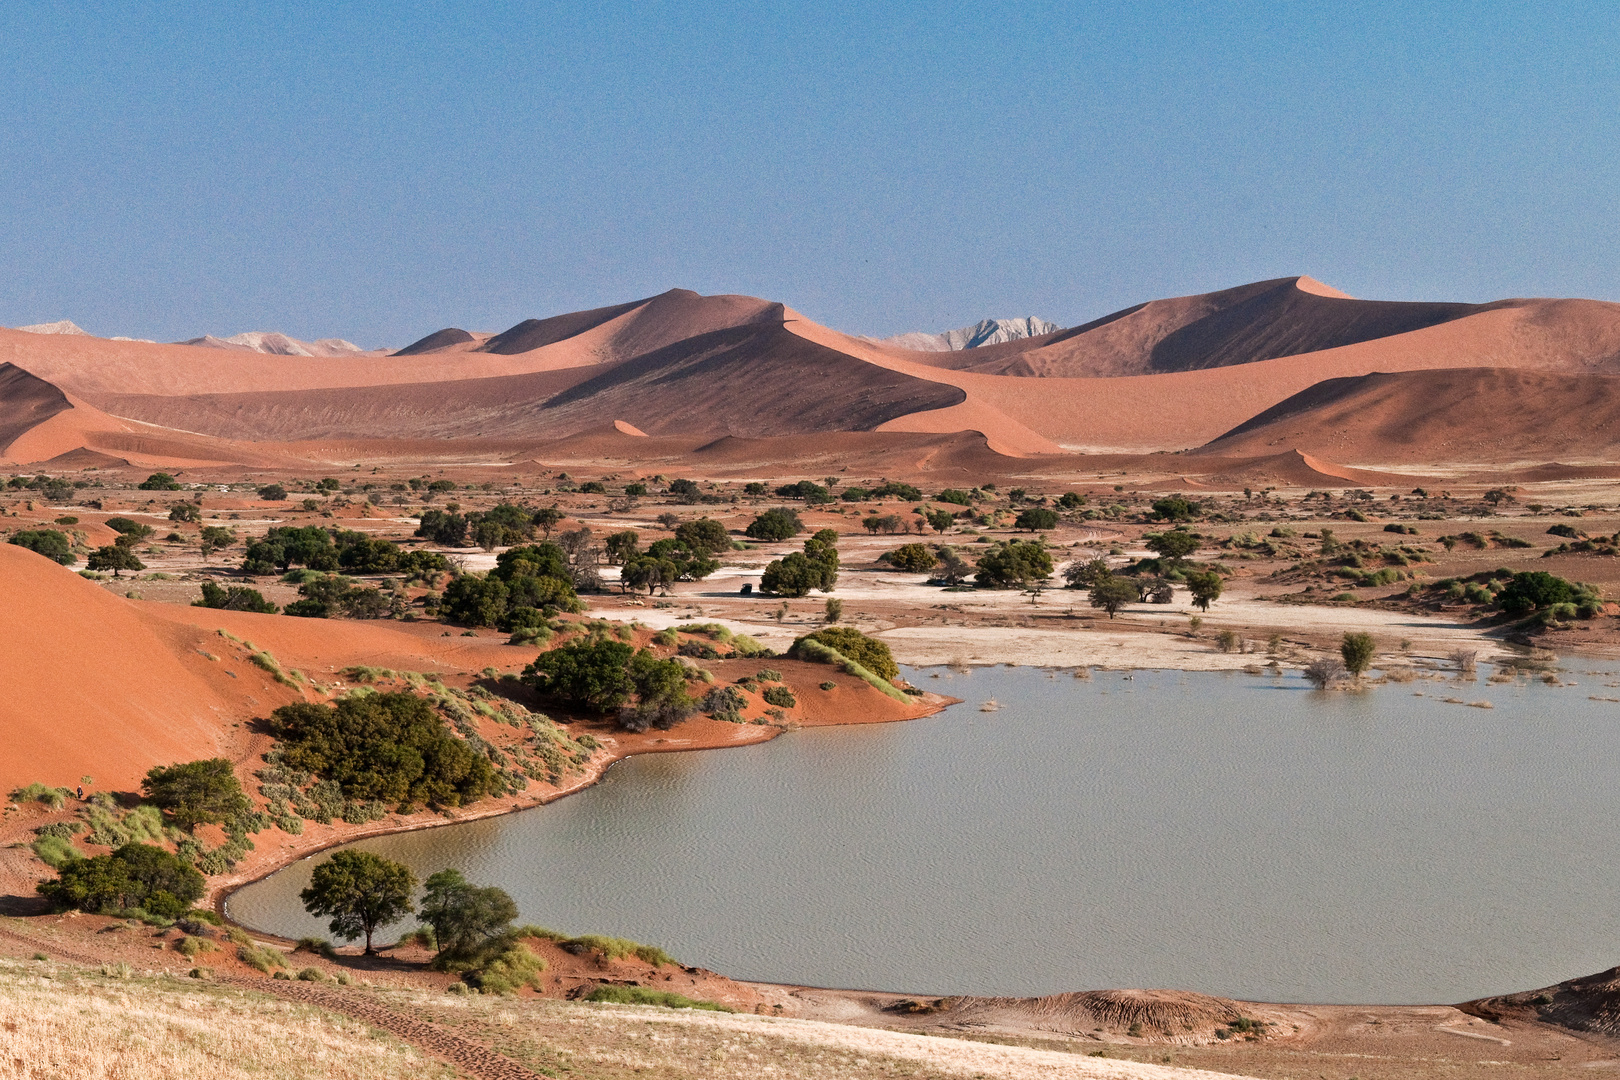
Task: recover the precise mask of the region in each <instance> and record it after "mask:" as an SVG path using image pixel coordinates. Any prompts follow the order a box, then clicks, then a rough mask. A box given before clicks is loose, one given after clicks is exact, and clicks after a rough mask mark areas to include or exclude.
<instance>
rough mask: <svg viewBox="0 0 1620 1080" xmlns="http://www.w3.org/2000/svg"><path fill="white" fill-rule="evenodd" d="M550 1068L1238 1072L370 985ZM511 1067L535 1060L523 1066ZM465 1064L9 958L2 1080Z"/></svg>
mask: <svg viewBox="0 0 1620 1080" xmlns="http://www.w3.org/2000/svg"><path fill="white" fill-rule="evenodd" d="M355 992H356V993H365V994H366V995H367V996H373V995H374V996H375V997H377V998H378V999H379V1003H380V1004H382V1005H383V1006H384V1007H391V1008H394V1009H398V1010H400V1011H403V1012H407V1013H409V1014H411V1015H413V1016H417V1017H420V1018H422V1019H427V1020H430V1021H432V1022H433V1023H435V1024H437V1025H439V1026H440V1027H442V1028H445V1029H448V1030H450V1031H453V1032H454V1033H456V1034H457V1035H460V1036H461V1037H462V1038H463V1039H467V1040H469V1041H473V1042H476V1043H480V1044H483V1045H488V1046H490V1047H491V1048H492V1049H494V1050H496V1051H498V1052H500V1053H502V1054H504V1055H505V1056H507V1057H508V1058H510V1059H511V1060H512V1062H513V1063H514V1065H521V1066H526V1067H527V1070H533V1072H532V1075H538V1076H569V1077H581V1078H584V1077H620V1076H632V1075H634V1076H642V1077H670V1078H673V1077H688V1076H700V1075H701V1076H712V1077H718V1078H733V1077H734V1078H737V1080H743V1078H752V1077H758V1076H766V1075H768V1076H775V1077H784V1078H794V1077H807V1078H808V1077H841V1078H842V1077H851V1078H866V1077H871V1078H874V1080H875V1078H880V1077H925V1076H940V1077H964V1078H969V1077H992V1076H993V1077H1006V1078H1008V1080H1036V1078H1043V1080H1044V1078H1048V1077H1059V1078H1068V1077H1073V1078H1087V1080H1090V1078H1117V1080H1127V1078H1144V1080H1153V1078H1164V1080H1197V1078H1200V1077H1218V1076H1224V1075H1228V1074H1222V1073H1212V1072H1206V1071H1202V1070H1188V1069H1176V1068H1169V1067H1164V1066H1159V1065H1145V1064H1139V1063H1134V1062H1124V1061H1113V1060H1099V1059H1095V1058H1085V1057H1078V1056H1076V1055H1074V1054H1068V1053H1059V1052H1054V1051H1046V1050H1032V1049H1026V1048H1023V1047H1015V1046H999V1045H992V1044H986V1043H977V1042H967V1041H962V1040H958V1039H948V1038H938V1037H931V1036H924V1035H911V1034H906V1033H902V1032H893V1031H877V1030H872V1029H867V1028H853V1027H845V1026H843V1025H838V1024H826V1023H819V1022H814V1021H802V1020H783V1019H777V1018H769V1017H756V1016H749V1015H746V1014H736V1015H733V1014H724V1013H709V1012H694V1011H690V1010H671V1009H664V1008H657V1007H651V1006H633V1005H632V1006H623V1005H587V1004H581V1003H575V1002H561V1001H546V1000H541V999H534V998H524V999H510V998H487V997H484V998H472V999H467V998H455V997H447V996H443V995H435V994H428V993H422V992H397V991H396V992H383V991H376V990H369V991H355ZM510 1071H511V1074H512V1075H514V1076H516V1075H522V1074H523V1073H524V1072H525V1070H524V1069H523V1068H521V1067H519V1068H514V1069H512V1070H510ZM456 1075H458V1073H457V1071H456V1070H454V1069H452V1068H450V1067H449V1066H447V1065H444V1064H442V1063H440V1062H438V1061H435V1060H433V1059H431V1058H429V1057H427V1056H424V1055H423V1054H422V1053H420V1052H419V1051H417V1050H416V1049H415V1048H413V1047H411V1046H408V1045H406V1044H405V1043H402V1042H400V1041H399V1040H397V1039H395V1038H394V1037H392V1036H390V1035H388V1034H386V1033H384V1032H382V1031H379V1030H377V1029H376V1028H374V1027H372V1026H371V1025H369V1024H366V1023H364V1022H363V1021H361V1020H358V1019H353V1018H351V1017H348V1016H343V1015H340V1014H338V1013H335V1012H332V1011H329V1010H326V1009H321V1008H317V1007H315V1006H312V1005H309V1004H304V1003H301V1002H296V1001H287V1000H284V999H282V998H280V997H273V996H269V995H266V994H259V993H255V992H252V991H244V990H240V989H235V988H232V987H227V986H222V985H218V984H214V983H209V982H202V981H193V980H185V979H179V978H176V977H174V976H173V975H169V974H164V975H157V976H151V975H140V974H135V973H132V972H130V971H129V969H128V966H127V965H123V966H117V965H107V966H104V967H103V968H101V969H99V970H98V969H94V968H86V967H75V966H71V965H67V964H61V963H55V962H51V961H41V960H36V961H18V960H0V1077H5V1078H8V1080H9V1078H12V1077H17V1078H27V1080H36V1078H37V1080H44V1078H46V1077H51V1078H55V1077H73V1078H75V1080H104V1078H105V1080H124V1078H129V1080H136V1078H139V1080H148V1078H151V1077H165V1078H170V1080H187V1078H193V1077H195V1078H198V1080H202V1078H207V1080H235V1078H238V1077H240V1078H244V1080H246V1078H249V1077H251V1078H254V1080H302V1078H306V1077H307V1078H312V1080H313V1078H316V1077H320V1078H339V1080H362V1078H364V1080H391V1078H395V1077H398V1078H400V1080H404V1078H407V1077H408V1078H411V1080H434V1078H446V1080H448V1078H449V1077H453V1076H456Z"/></svg>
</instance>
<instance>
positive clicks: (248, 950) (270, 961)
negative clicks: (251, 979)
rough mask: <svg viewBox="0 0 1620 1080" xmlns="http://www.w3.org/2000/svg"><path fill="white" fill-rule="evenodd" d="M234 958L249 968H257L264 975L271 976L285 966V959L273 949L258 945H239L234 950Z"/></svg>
mask: <svg viewBox="0 0 1620 1080" xmlns="http://www.w3.org/2000/svg"><path fill="white" fill-rule="evenodd" d="M236 958H237V959H238V960H241V961H242V962H243V963H244V964H247V965H249V966H250V967H255V968H258V969H259V970H260V971H262V972H264V973H265V974H266V975H269V974H272V973H274V972H276V971H279V970H280V969H282V968H284V967H286V966H287V959H286V957H284V956H282V955H281V953H279V952H277V951H276V950H275V949H266V948H263V947H261V946H259V945H253V944H247V945H240V946H238V947H237V949H236Z"/></svg>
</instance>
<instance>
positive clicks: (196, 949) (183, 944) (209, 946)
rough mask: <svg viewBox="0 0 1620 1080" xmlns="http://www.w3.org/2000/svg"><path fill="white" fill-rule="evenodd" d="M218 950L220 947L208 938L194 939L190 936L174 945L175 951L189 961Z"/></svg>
mask: <svg viewBox="0 0 1620 1080" xmlns="http://www.w3.org/2000/svg"><path fill="white" fill-rule="evenodd" d="M218 948H219V946H218V945H215V944H214V943H213V942H212V941H209V940H208V939H207V938H200V937H192V936H191V935H190V934H187V935H186V936H185V937H183V938H181V939H180V940H179V941H177V942H175V943H174V951H175V952H177V953H179V954H180V955H181V956H184V957H186V958H187V959H188V960H190V959H195V958H196V957H197V956H199V955H201V954H202V953H205V952H214V951H215V950H216V949H218Z"/></svg>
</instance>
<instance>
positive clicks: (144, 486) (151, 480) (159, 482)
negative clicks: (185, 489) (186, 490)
mask: <svg viewBox="0 0 1620 1080" xmlns="http://www.w3.org/2000/svg"><path fill="white" fill-rule="evenodd" d="M139 487H140V489H141V490H142V491H179V490H180V481H178V480H176V479H175V478H174V477H172V476H170V475H169V474H168V473H166V472H155V473H153V474H152V475H151V476H148V477H147V478H146V479H145V480H142V481H141V482H140V484H139Z"/></svg>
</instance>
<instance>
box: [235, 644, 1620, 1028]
mask: <svg viewBox="0 0 1620 1080" xmlns="http://www.w3.org/2000/svg"><path fill="white" fill-rule="evenodd" d="M909 674H910V677H911V678H912V679H913V680H914V681H916V682H918V683H919V684H920V685H925V686H928V687H929V688H930V689H938V690H940V691H941V692H944V693H949V694H953V695H954V696H957V697H961V698H964V699H965V701H964V703H963V704H961V705H957V706H954V707H952V708H951V709H949V710H947V711H946V712H944V713H942V714H940V715H937V716H933V717H929V718H926V719H922V720H915V721H911V722H908V723H900V724H883V725H872V726H864V727H849V728H831V729H828V728H823V729H814V730H804V731H796V732H790V733H788V734H786V735H784V736H782V737H781V738H778V739H776V740H774V741H772V742H770V743H766V744H762V745H758V746H751V747H743V748H738V749H731V750H724V751H704V752H696V753H685V754H659V755H649V756H645V757H640V758H633V759H631V760H628V761H625V762H621V763H620V764H618V765H616V766H614V767H613V768H612V769H611V770H610V771H609V772H608V774H607V776H606V777H605V778H604V779H603V781H602V782H601V783H600V784H598V785H597V786H596V787H594V788H591V789H590V790H587V791H584V792H581V793H580V794H577V795H574V796H571V797H569V798H566V799H563V800H561V801H560V802H557V803H554V804H552V805H550V806H547V807H542V808H539V809H536V810H531V811H526V812H524V813H520V814H515V815H510V816H507V817H502V818H496V819H491V820H487V821H478V822H469V823H465V824H458V825H452V826H447V827H445V828H441V829H433V830H429V831H426V832H419V833H411V834H405V835H399V836H392V837H381V838H377V839H373V840H367V841H362V842H360V843H358V844H357V845H355V846H357V847H360V848H363V849H365V850H369V851H375V852H379V853H382V854H386V855H388V856H389V857H391V858H395V859H399V860H402V861H404V862H406V863H408V864H410V865H411V866H412V867H414V868H415V869H416V871H417V873H418V875H419V876H426V875H427V874H429V873H432V872H433V871H435V870H439V869H442V868H444V867H448V866H454V867H456V868H458V869H460V870H462V871H463V872H464V873H465V874H466V875H467V876H468V878H469V879H471V880H473V881H475V882H478V883H487V884H498V885H500V886H502V887H503V888H505V889H506V890H507V891H509V892H510V893H511V894H512V895H513V897H514V898H515V899H516V900H517V902H518V905H519V907H520V908H521V910H522V917H523V920H524V921H526V922H535V923H540V924H543V925H546V926H550V927H552V928H554V929H557V930H561V931H567V932H569V933H585V932H599V933H607V934H613V935H617V936H623V937H631V938H635V939H637V940H640V941H646V942H651V943H654V944H657V945H661V946H663V947H664V948H665V949H667V950H668V951H669V952H670V953H672V954H673V955H675V956H677V957H679V958H680V959H681V960H682V961H683V962H685V963H693V964H700V965H702V966H704V967H708V968H713V969H715V970H718V971H722V972H725V973H726V974H728V975H732V976H735V977H739V978H748V979H760V980H769V981H777V982H793V983H805V984H811V985H822V986H845V987H863V988H871V989H885V990H898V991H905V992H915V993H929V994H961V993H974V994H1009V995H1029V994H1042V993H1051V992H1057V991H1063V990H1083V989H1094V988H1101V987H1175V988H1180V989H1189V990H1198V991H1203V992H1206V993H1213V994H1225V995H1232V996H1236V997H1243V998H1249V999H1259V1000H1272V1001H1316V1002H1384V1003H1399V1002H1451V1001H1461V1000H1464V999H1467V998H1471V997H1477V996H1480V995H1484V994H1487V993H1496V992H1504V991H1510V990H1519V989H1527V988H1531V987H1536V986H1541V985H1545V984H1547V983H1551V982H1554V981H1557V980H1559V979H1563V978H1567V977H1570V976H1574V975H1579V974H1586V973H1589V972H1593V971H1597V970H1601V969H1603V968H1607V967H1609V966H1611V965H1613V964H1614V963H1616V962H1617V960H1620V903H1617V902H1616V898H1617V897H1620V703H1616V702H1612V701H1601V700H1593V698H1594V697H1597V698H1601V697H1604V696H1612V697H1620V690H1614V689H1604V688H1603V682H1604V681H1614V680H1613V679H1612V678H1610V677H1606V676H1591V675H1580V674H1576V675H1572V676H1569V678H1572V679H1573V680H1574V681H1576V682H1578V683H1579V684H1580V685H1579V686H1561V687H1553V686H1545V685H1542V684H1540V683H1532V684H1529V685H1523V684H1501V685H1487V684H1485V683H1483V682H1481V683H1478V684H1473V683H1470V684H1468V685H1462V686H1460V685H1458V684H1446V683H1439V682H1428V681H1419V682H1416V683H1411V684H1405V685H1386V686H1381V687H1377V688H1374V689H1371V690H1368V691H1365V692H1361V693H1330V694H1320V693H1316V692H1313V691H1311V690H1310V689H1308V687H1306V685H1305V684H1304V683H1303V682H1302V681H1301V680H1300V679H1299V678H1298V677H1297V676H1291V677H1286V678H1275V679H1274V678H1269V677H1265V676H1253V675H1241V674H1210V673H1183V672H1138V673H1136V674H1135V676H1134V678H1128V679H1127V678H1125V677H1124V676H1123V675H1122V674H1121V673H1118V672H1095V673H1093V674H1092V676H1091V677H1090V678H1089V679H1085V680H1081V679H1075V678H1073V677H1072V676H1071V675H1070V673H1068V672H1057V673H1050V672H1046V671H1042V670H1039V669H1033V668H1016V669H1009V668H992V669H980V670H975V671H973V672H971V673H968V674H949V673H941V674H942V676H943V677H941V678H939V679H930V678H929V677H928V676H929V674H931V672H928V671H914V672H910V673H909ZM1417 692H1421V694H1422V696H1417ZM1448 695H1449V696H1454V697H1457V698H1462V699H1465V700H1468V701H1478V700H1489V701H1490V702H1491V703H1492V704H1493V705H1494V708H1491V709H1488V710H1487V709H1481V708H1468V707H1465V706H1463V705H1459V704H1448V703H1445V702H1444V701H1442V700H1441V698H1442V697H1444V696H1448ZM989 699H995V700H996V701H997V702H999V703H1000V704H1001V705H1002V708H1001V709H1000V710H999V711H994V712H983V711H980V704H981V703H983V702H985V701H987V700H989ZM322 858H324V856H323V855H317V856H314V857H313V858H311V859H306V860H304V861H302V862H300V863H297V864H295V865H294V866H292V867H289V868H288V869H286V870H284V871H282V872H280V873H278V874H275V875H272V876H271V877H269V878H267V879H266V880H264V881H262V882H258V883H256V884H254V885H251V886H249V887H248V888H246V889H243V890H242V891H241V892H239V893H237V894H236V895H235V896H234V897H233V898H232V899H231V901H230V905H229V910H230V912H231V914H232V916H233V917H235V918H237V919H239V920H241V921H243V922H244V923H246V924H248V925H250V926H255V927H259V928H261V929H263V930H266V931H271V932H278V933H282V934H287V935H290V936H302V935H305V934H321V935H324V934H325V933H326V929H325V926H324V923H323V922H322V921H321V920H317V919H314V918H311V917H309V916H308V915H306V914H305V913H304V911H303V910H302V907H301V906H300V904H299V902H298V896H297V894H298V891H299V890H300V889H301V888H303V887H304V886H305V885H306V884H307V883H308V880H309V874H310V872H311V870H312V869H313V867H314V865H315V864H316V863H317V862H319V861H320V860H321V859H322ZM409 925H410V924H409V923H402V924H400V925H399V926H398V927H396V928H391V929H392V930H400V931H402V930H404V929H405V928H407V927H408V926H409ZM380 937H381V938H382V939H383V940H387V938H388V932H384V933H383V934H382V935H380Z"/></svg>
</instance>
